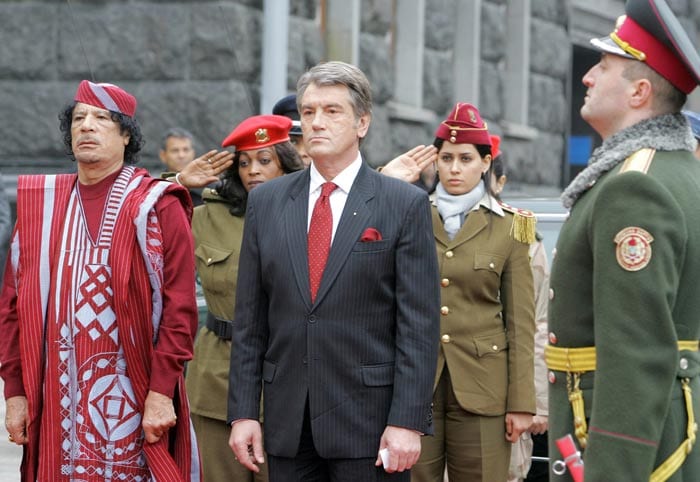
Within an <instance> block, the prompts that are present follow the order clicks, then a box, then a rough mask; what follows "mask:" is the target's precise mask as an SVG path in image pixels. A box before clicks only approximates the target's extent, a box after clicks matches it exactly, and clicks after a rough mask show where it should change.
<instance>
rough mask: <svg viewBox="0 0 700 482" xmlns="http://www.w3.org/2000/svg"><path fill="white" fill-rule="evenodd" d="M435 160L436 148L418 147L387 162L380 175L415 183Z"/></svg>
mask: <svg viewBox="0 0 700 482" xmlns="http://www.w3.org/2000/svg"><path fill="white" fill-rule="evenodd" d="M436 159H437V148H436V147H435V146H433V145H428V146H424V145H419V146H416V147H414V148H413V149H411V150H409V151H406V152H404V153H403V154H401V155H400V156H398V157H395V158H394V159H392V160H391V161H389V162H388V163H387V164H386V166H384V167H383V168H382V174H384V175H386V176H389V177H395V178H397V179H402V180H404V181H406V182H416V181H417V180H418V178H419V177H420V175H421V172H423V170H424V169H425V168H426V167H428V166H430V165H431V164H432V163H433V162H434V161H435V160H436Z"/></svg>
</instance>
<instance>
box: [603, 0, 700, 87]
mask: <svg viewBox="0 0 700 482" xmlns="http://www.w3.org/2000/svg"><path fill="white" fill-rule="evenodd" d="M625 14H626V15H623V16H621V17H620V18H618V20H617V25H616V27H615V31H614V32H613V33H611V34H610V36H608V37H603V38H598V39H591V43H592V44H593V46H595V47H596V48H598V49H599V50H602V51H604V52H608V53H611V54H615V55H619V56H621V57H626V58H628V59H636V60H639V61H640V62H646V64H647V65H649V67H651V68H652V69H654V70H655V71H656V72H657V73H658V74H659V75H661V76H662V77H663V78H664V79H666V80H668V81H669V82H670V83H671V84H672V85H673V86H674V87H676V88H677V89H678V90H680V91H681V92H683V93H685V94H689V93H690V92H692V90H693V89H694V88H695V86H697V85H698V83H700V57H699V56H698V53H697V51H696V50H695V46H694V45H693V43H692V42H691V41H690V39H689V38H688V35H687V34H686V32H685V30H683V27H682V26H681V24H680V22H679V21H678V19H677V18H676V16H675V15H674V14H673V12H672V11H671V9H670V7H669V6H668V5H667V4H666V2H665V1H664V0H628V1H627V3H626V4H625Z"/></svg>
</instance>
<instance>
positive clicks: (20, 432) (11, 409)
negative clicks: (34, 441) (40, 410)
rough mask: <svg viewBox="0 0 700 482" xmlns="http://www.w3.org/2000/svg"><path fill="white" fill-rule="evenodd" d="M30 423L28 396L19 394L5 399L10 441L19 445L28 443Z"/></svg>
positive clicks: (6, 424)
mask: <svg viewBox="0 0 700 482" xmlns="http://www.w3.org/2000/svg"><path fill="white" fill-rule="evenodd" d="M28 424H29V404H28V403H27V397H25V396H24V395H18V396H16V397H10V398H8V399H7V400H6V401H5V428H6V429H7V432H8V433H9V434H10V442H14V443H16V444H17V445H24V444H26V443H27V441H28V439H27V425H28Z"/></svg>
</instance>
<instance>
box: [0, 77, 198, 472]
mask: <svg viewBox="0 0 700 482" xmlns="http://www.w3.org/2000/svg"><path fill="white" fill-rule="evenodd" d="M74 101H75V102H74V103H73V104H71V105H70V106H69V107H67V108H66V110H65V111H64V113H63V114H62V115H61V129H62V130H63V133H64V140H65V142H66V147H67V148H68V151H69V153H70V154H71V156H72V157H73V158H74V160H75V161H76V164H77V173H76V174H65V175H57V176H20V178H19V181H18V191H17V224H16V226H15V230H14V233H13V236H12V244H11V249H10V254H9V257H8V262H7V268H6V270H5V275H4V283H3V290H2V292H1V293H0V330H1V331H2V333H3V337H2V338H1V339H0V376H2V378H3V379H4V381H5V398H6V400H7V416H6V427H7V430H8V432H9V433H10V441H13V442H15V443H17V444H20V445H23V446H24V457H23V460H22V467H21V473H22V481H31V482H33V481H35V480H36V481H42V482H43V481H47V482H49V481H50V482H55V481H72V480H80V481H100V482H102V481H126V482H141V481H151V480H152V481H199V480H200V477H201V476H200V467H199V455H198V451H197V447H196V442H195V438H194V437H193V431H192V429H191V423H190V418H189V407H188V402H187V397H186V395H185V392H184V383H183V376H182V375H183V371H184V365H185V362H186V361H187V360H189V359H191V357H192V343H193V338H194V334H195V330H196V327H197V308H196V302H195V294H194V258H193V254H192V253H193V242H192V236H191V230H190V224H189V222H190V216H191V211H192V207H191V200H190V198H189V194H188V193H187V191H186V190H185V189H184V188H182V187H180V186H177V185H175V184H171V183H168V182H165V181H159V180H156V179H153V178H151V177H150V176H148V173H147V172H146V171H145V170H143V169H139V168H135V167H134V166H132V165H131V164H132V163H133V162H135V161H136V160H137V158H138V151H139V150H140V148H141V144H142V141H141V133H140V129H139V127H138V124H137V123H136V121H135V120H134V119H133V116H134V112H135V110H136V99H135V98H134V97H133V96H132V95H131V94H129V93H127V92H126V91H124V90H123V89H121V88H119V87H117V86H115V85H112V84H96V83H92V82H89V81H83V82H81V84H80V86H79V87H78V90H77V92H76V95H75V99H74Z"/></svg>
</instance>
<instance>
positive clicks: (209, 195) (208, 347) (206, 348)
mask: <svg viewBox="0 0 700 482" xmlns="http://www.w3.org/2000/svg"><path fill="white" fill-rule="evenodd" d="M204 200H205V203H204V204H203V205H202V206H198V207H197V208H195V210H194V217H193V219H192V230H193V233H194V239H195V262H196V265H197V273H198V275H199V278H200V280H201V284H202V289H203V291H204V297H205V298H206V301H207V309H208V310H209V313H211V314H213V315H215V316H217V317H219V318H222V319H225V320H232V319H233V312H234V305H235V298H236V297H235V293H236V279H237V277H238V256H239V253H240V246H241V238H242V236H243V218H242V217H237V216H233V215H232V214H231V213H230V212H229V204H228V203H227V202H226V201H225V200H224V199H223V198H221V197H219V196H217V195H216V193H215V192H214V191H209V190H205V193H204ZM230 357H231V341H230V340H224V339H221V338H219V337H218V336H217V335H216V334H215V333H214V332H213V331H211V330H209V329H208V328H207V327H204V328H202V329H201V330H200V332H199V334H198V336H197V339H196V341H195V345H194V357H193V359H192V361H191V362H190V363H189V365H188V367H187V376H186V379H185V381H186V384H187V395H188V397H189V400H190V410H191V412H192V421H193V423H194V429H195V433H196V435H197V441H198V443H199V449H200V452H201V459H202V469H203V472H204V480H205V481H206V482H219V481H222V482H223V481H226V482H238V481H253V480H255V481H266V480H267V464H263V465H262V466H261V473H259V474H257V475H255V477H254V474H253V473H252V472H250V471H249V470H248V469H246V468H245V467H243V466H242V465H240V464H239V463H238V461H237V460H236V459H235V456H234V454H233V451H232V450H231V448H230V447H229V446H228V439H229V435H230V433H231V428H230V427H229V426H228V425H227V424H226V410H227V402H228V383H229V366H230V363H231V361H230Z"/></svg>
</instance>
